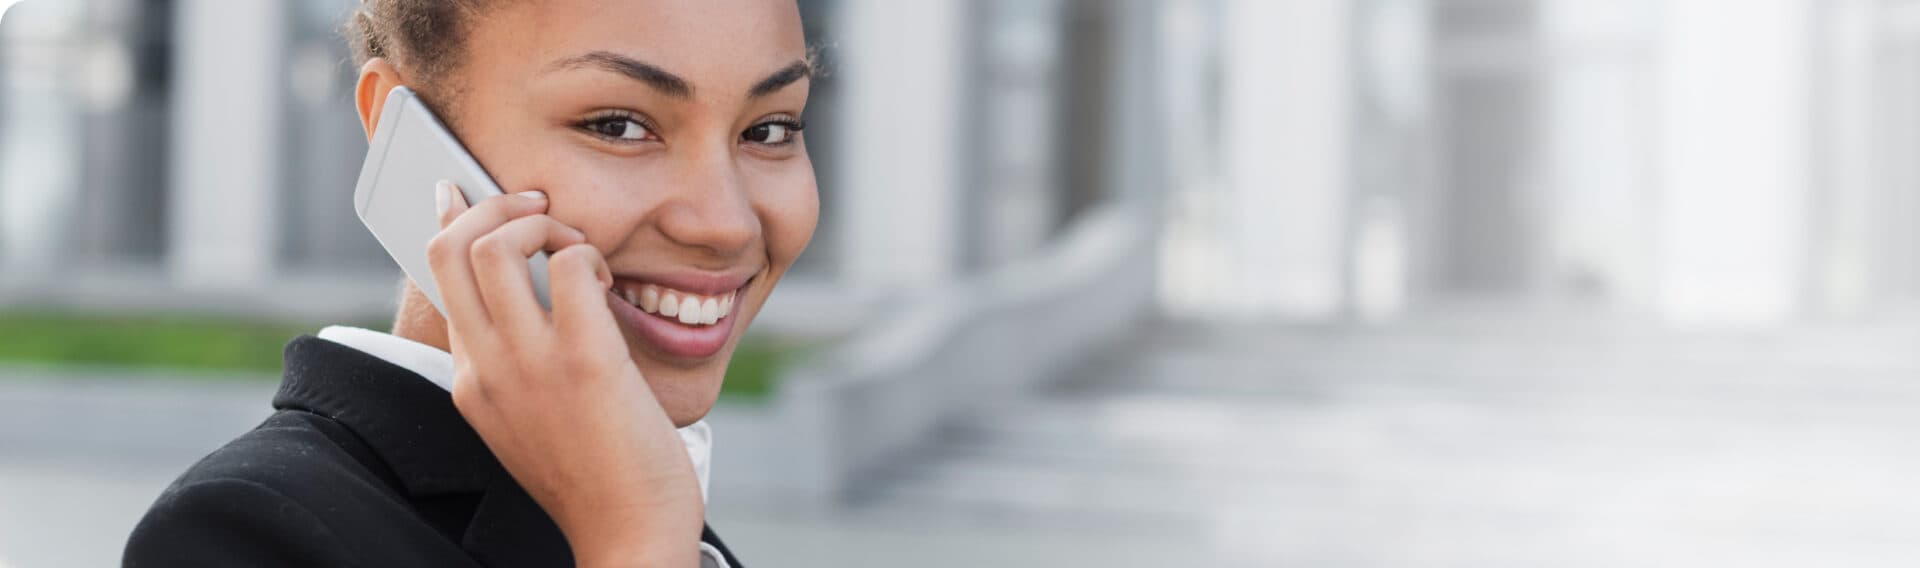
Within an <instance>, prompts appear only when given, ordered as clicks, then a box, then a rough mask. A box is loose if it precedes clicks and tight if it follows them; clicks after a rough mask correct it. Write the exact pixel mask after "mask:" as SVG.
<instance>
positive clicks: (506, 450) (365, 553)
mask: <svg viewBox="0 0 1920 568" xmlns="http://www.w3.org/2000/svg"><path fill="white" fill-rule="evenodd" d="M347 30H348V32H349V33H348V36H349V40H350V42H351V43H352V45H353V48H354V51H355V53H356V55H357V56H358V60H359V61H360V63H361V67H360V69H361V71H360V76H359V80H358V84H357V86H356V89H355V91H354V94H355V97H354V99H355V103H356V107H357V108H358V111H359V117H360V120H361V125H362V127H363V128H364V130H365V131H366V133H367V135H368V136H372V135H373V132H374V130H375V129H376V126H377V125H378V124H379V122H380V116H379V115H380V113H381V112H382V109H383V108H384V107H385V105H384V102H385V99H386V97H387V96H388V94H389V93H390V92H392V91H393V90H394V89H395V88H396V87H401V86H406V87H410V88H412V89H413V90H414V91H415V92H417V93H419V94H420V96H421V98H422V100H423V101H424V102H426V103H427V104H428V105H429V106H430V107H432V108H433V109H434V111H435V114H437V115H439V116H440V117H441V118H442V119H443V121H444V122H445V123H446V124H447V126H448V127H449V128H450V129H451V130H452V132H453V134H454V135H455V136H456V137H457V138H458V139H459V141H460V142H461V143H462V145H464V146H465V147H466V149H467V150H468V151H469V152H470V153H471V154H472V155H473V156H474V158H475V159H476V160H478V161H479V162H480V163H481V165H482V166H483V167H484V168H485V170H486V171H487V172H488V174H490V175H491V176H492V177H493V178H494V181H495V182H497V184H498V185H499V186H500V187H501V188H502V189H504V190H505V191H506V192H507V193H508V195H501V196H497V197H493V198H489V199H485V200H482V201H479V202H476V203H467V202H466V200H465V199H464V198H463V197H462V196H461V194H460V193H459V192H458V191H457V190H455V188H452V187H451V186H449V185H447V184H444V183H443V184H442V185H441V187H422V188H419V191H421V192H429V191H433V192H438V193H437V202H438V203H439V204H440V212H439V216H440V219H439V220H440V226H441V232H440V233H439V235H438V236H436V237H435V238H434V239H433V241H432V242H431V243H430V244H429V245H427V251H426V252H427V257H428V259H429V263H430V264H431V265H432V272H433V280H434V282H435V283H436V285H437V286H438V290H439V292H440V295H441V301H442V303H443V305H444V307H445V310H446V311H445V313H444V315H443V314H442V312H441V311H440V310H437V309H435V307H434V306H433V304H432V302H430V301H429V300H427V298H426V297H425V295H424V294H422V293H421V292H420V290H419V289H418V287H416V286H414V285H413V284H412V283H411V282H409V283H407V285H406V286H405V288H404V291H403V293H402V297H401V299H400V302H399V303H400V307H399V310H398V313H397V314H396V317H395V321H394V325H393V329H392V332H391V333H381V332H376V331H370V330H365V329H359V328H347V327H331V328H328V329H326V330H324V331H322V332H321V333H320V335H319V337H304V338H300V339H296V340H294V341H293V342H292V343H291V344H289V345H288V346H287V349H286V363H285V365H286V375H285V379H284V382H283V383H282V388H281V391H280V393H279V395H277V396H276V397H275V401H274V402H275V406H276V407H277V408H279V409H280V412H279V413H277V414H276V415H275V416H274V417H273V418H272V419H270V420H268V422H267V423H266V424H263V425H262V426H261V427H260V428H258V429H256V430H254V431H253V432H250V433H248V434H246V435H244V436H242V437H240V438H239V439H238V440H235V441H234V442H232V443H230V444H228V445H227V446H226V447H224V448H222V449H221V450H219V451H217V452H215V453H214V454H213V455H211V456H209V457H208V458H207V459H205V460H203V461H202V462H201V463H199V464H197V465H195V466H194V467H193V468H192V469H191V470H189V471H188V472H187V473H185V474H184V475H182V476H181V478H180V479H179V480H178V481H177V482H175V484H174V485H173V486H172V487H171V488H169V489H168V490H167V491H166V492H165V493H163V494H162V495H161V497H160V499H159V500H158V501H157V502H156V503H155V504H154V506H153V509H152V510H151V511H149V513H148V515H147V516H146V518H145V519H143V520H142V522H141V523H140V525H139V527H138V528H137V529H136V530H135V531H134V533H133V536H132V538H131V540H130V541H129V543H128V547H127V552H126V563H127V564H128V565H129V566H151V565H192V566H208V565H227V564H233V565H261V564H270V565H288V564H295V565H327V566H332V565H349V564H355V565H466V564H471V563H474V562H478V563H481V564H489V565H503V564H504V565H539V566H550V565H566V564H569V563H575V562H577V564H578V565H583V566H592V565H609V564H620V565H631V564H643V565H675V566H691V565H694V564H695V563H699V564H702V565H718V566H729V565H730V566H738V565H739V561H738V559H736V558H733V557H732V555H731V553H730V552H728V551H727V549H726V547H725V545H723V544H721V542H720V540H719V538H718V536H717V535H716V534H715V533H714V532H713V531H712V530H711V529H709V528H704V522H703V518H704V509H705V503H704V500H705V487H706V459H707V452H708V451H709V450H708V447H709V446H708V444H709V443H710V442H709V440H710V435H709V434H708V430H707V428H706V425H705V424H704V423H703V422H702V421H701V420H702V418H703V417H704V416H705V415H706V414H707V412H708V411H709V409H711V408H712V406H713V404H714V402H715V399H716V398H717V397H718V395H719V392H720V387H721V383H722V380H723V378H724V377H725V376H726V371H727V368H728V365H729V363H730V362H731V360H732V359H733V358H734V356H735V352H736V350H737V349H738V347H739V345H740V340H741V335H742V333H744V332H745V330H746V328H747V326H748V325H749V324H750V323H751V322H752V321H753V318H754V316H755V315H757V314H758V313H759V312H760V310H761V308H762V306H763V305H764V304H765V303H766V301H767V298H768V296H769V295H770V294H771V293H772V291H773V288H774V285H775V284H776V283H778V282H779V281H780V279H781V277H782V276H783V275H785V274H786V273H787V271H788V270H789V269H790V268H791V267H792V266H793V263H794V261H795V259H796V258H798V257H799V255H800V253H801V251H802V250H804V249H805V248H806V246H807V244H808V242H809V240H810V239H811V238H812V235H813V231H814V228H815V224H816V222H817V217H818V211H819V198H818V195H817V193H816V191H817V190H816V185H815V181H814V173H813V166H812V162H811V160H810V159H809V157H808V154H807V149H806V146H805V138H804V136H803V133H804V131H805V130H806V123H805V121H804V119H803V118H802V115H803V112H804V110H805V108H806V105H807V97H808V90H809V87H810V83H811V78H812V76H813V63H812V59H811V57H810V55H809V52H808V50H807V47H806V45H805V41H804V39H803V32H802V26H801V22H800V17H799V10H798V8H797V6H796V5H795V4H793V3H790V2H765V1H749V0H724V1H712V2H700V3H687V2H672V1H664V0H662V1H649V0H622V1H615V2H606V1H587V0H554V1H547V2H540V3H533V2H516V1H511V0H492V1H488V0H433V1H421V0H412V1H402V0H367V1H366V2H365V3H364V4H363V5H362V7H361V9H359V10H357V11H355V12H354V14H353V16H352V19H351V20H350V22H349V24H348V27H347ZM542 251H544V252H546V253H547V254H548V258H549V263H548V274H549V277H550V285H549V288H550V290H551V291H552V302H551V303H552V309H551V311H548V310H545V309H543V308H542V307H541V306H540V304H539V303H537V302H536V301H535V299H534V298H533V296H532V295H531V294H530V293H529V292H530V290H529V288H528V286H527V280H526V279H527V277H528V276H527V274H528V272H527V268H526V260H527V258H528V257H529V256H531V255H534V254H536V253H539V252H542ZM676 429H677V430H678V431H677V432H676Z"/></svg>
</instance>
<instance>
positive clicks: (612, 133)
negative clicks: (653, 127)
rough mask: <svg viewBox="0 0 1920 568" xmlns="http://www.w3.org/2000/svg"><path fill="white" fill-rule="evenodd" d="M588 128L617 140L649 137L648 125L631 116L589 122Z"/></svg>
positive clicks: (634, 139)
mask: <svg viewBox="0 0 1920 568" xmlns="http://www.w3.org/2000/svg"><path fill="white" fill-rule="evenodd" d="M586 127H587V130H590V131H592V132H593V133H594V134H598V135H601V136H605V137H607V138H612V139H615V140H631V141H639V140H645V139H646V138H647V135H648V132H647V125H644V124H640V121H637V120H634V119H631V118H608V119H602V120H596V121H593V122H589V123H587V125H586Z"/></svg>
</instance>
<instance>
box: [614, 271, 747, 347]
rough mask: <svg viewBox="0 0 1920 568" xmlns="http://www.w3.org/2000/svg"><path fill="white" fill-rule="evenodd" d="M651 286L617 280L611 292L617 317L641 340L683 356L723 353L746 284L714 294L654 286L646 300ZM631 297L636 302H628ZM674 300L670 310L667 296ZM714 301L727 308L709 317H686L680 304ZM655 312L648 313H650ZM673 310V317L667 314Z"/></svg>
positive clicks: (701, 305)
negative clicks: (646, 290) (648, 305)
mask: <svg viewBox="0 0 1920 568" xmlns="http://www.w3.org/2000/svg"><path fill="white" fill-rule="evenodd" d="M649 286H651V285H648V284H642V283H638V282H633V281H627V280H616V281H615V284H614V289H613V290H611V291H609V292H608V294H609V296H610V298H609V301H608V304H610V305H612V308H613V313H614V316H615V317H616V318H617V319H619V320H620V323H621V324H622V325H624V326H625V327H627V328H628V329H632V330H633V331H634V333H635V334H636V335H639V336H640V339H641V341H644V342H646V343H647V344H648V345H652V346H653V347H654V348H656V349H658V350H659V351H660V352H662V353H665V354H667V355H670V356H673V357H678V358H682V359H705V358H708V357H712V356H714V355H716V354H718V353H719V352H720V350H721V349H723V348H725V347H726V345H727V340H728V339H730V338H731V337H732V336H733V325H734V322H735V321H737V320H738V319H739V318H738V317H737V315H738V314H739V311H740V304H741V302H740V301H739V300H738V299H739V298H740V297H741V296H743V295H744V292H745V291H746V286H745V285H742V286H740V287H739V288H738V289H736V290H733V291H731V292H728V293H725V294H720V295H717V296H718V297H715V296H694V295H690V294H687V293H684V292H679V291H677V290H670V289H664V288H659V287H657V286H652V288H653V289H652V290H650V292H652V294H649V296H651V298H649V299H648V300H646V301H643V299H642V298H641V296H642V294H643V292H642V290H643V289H644V288H647V287H649ZM629 297H631V298H632V300H633V301H629ZM669 298H671V299H673V300H674V301H675V308H673V309H669V308H667V307H666V305H665V303H666V301H667V299H669ZM709 300H712V301H713V303H714V304H716V307H717V306H718V305H720V304H722V303H723V302H724V304H725V305H726V307H727V308H728V309H727V310H726V311H725V312H722V313H719V314H716V315H715V317H713V318H711V320H710V321H711V323H707V322H708V321H709V319H708V318H707V317H705V316H704V315H700V316H692V317H688V316H686V315H685V314H686V312H684V311H683V310H681V309H679V308H680V307H681V306H687V305H691V306H693V307H696V308H698V307H703V306H704V305H705V304H706V303H707V301H709ZM636 303H644V304H652V305H651V306H650V308H651V309H641V307H640V306H638V305H635V304H636ZM650 311H651V312H656V313H649V312H650ZM668 312H672V313H674V315H673V316H667V315H665V313H668Z"/></svg>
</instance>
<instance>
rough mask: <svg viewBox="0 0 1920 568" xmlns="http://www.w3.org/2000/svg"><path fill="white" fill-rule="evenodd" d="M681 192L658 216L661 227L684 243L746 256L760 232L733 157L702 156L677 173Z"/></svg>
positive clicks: (717, 252) (718, 253)
mask: <svg viewBox="0 0 1920 568" xmlns="http://www.w3.org/2000/svg"><path fill="white" fill-rule="evenodd" d="M675 177H676V178H677V179H678V180H679V182H680V183H677V184H675V185H677V186H678V187H677V188H675V189H674V191H675V193H676V194H677V195H675V196H674V199H673V200H672V202H671V203H670V204H669V205H668V208H667V211H666V212H665V214H664V215H662V216H661V218H660V231H661V232H662V233H664V234H665V235H666V237H667V238H668V239H669V240H672V241H673V242H675V243H677V244H680V245H682V246H687V247H693V248H702V249H706V251H707V252H708V253H709V254H712V255H714V256H719V257H733V256H737V255H740V254H743V253H744V252H745V251H746V250H747V247H749V246H752V245H753V243H754V241H755V240H756V239H757V238H759V236H760V218H759V216H758V215H756V214H754V211H753V203H752V201H751V200H750V199H749V195H748V193H747V188H746V184H745V183H743V180H742V179H741V175H740V172H739V171H738V170H737V169H736V168H735V167H734V165H733V164H732V163H731V161H730V160H726V159H708V160H701V161H700V162H699V165H697V166H692V167H688V168H685V169H683V170H682V175H679V176H675Z"/></svg>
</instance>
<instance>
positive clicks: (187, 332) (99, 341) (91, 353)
mask: <svg viewBox="0 0 1920 568" xmlns="http://www.w3.org/2000/svg"><path fill="white" fill-rule="evenodd" d="M317 329H319V328H317V327H314V326H311V325H301V324H293V323H285V322H262V321H249V320H243V319H232V318H220V317H213V316H192V315H137V316H128V315H96V314H77V313H62V312H5V313H0V361H6V362H13V363H33V364H44V365H76V366H104V367H145V368H159V369H173V370H205V371H225V372H260V373H265V374H272V373H276V372H278V371H279V369H280V348H281V347H282V346H285V345H286V343H287V340H288V339H291V338H293V336H295V335H299V334H302V333H313V332H315V331H316V330H317Z"/></svg>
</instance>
